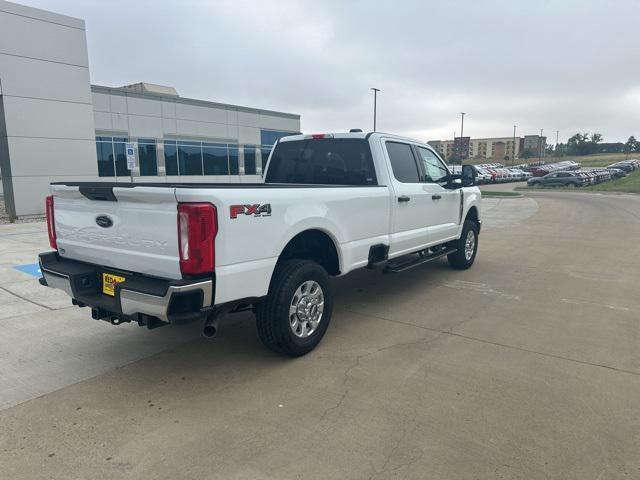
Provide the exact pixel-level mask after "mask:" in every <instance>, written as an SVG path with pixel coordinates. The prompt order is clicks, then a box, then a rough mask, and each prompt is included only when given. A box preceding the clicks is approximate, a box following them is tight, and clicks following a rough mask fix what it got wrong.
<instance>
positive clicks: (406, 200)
mask: <svg viewBox="0 0 640 480" xmlns="http://www.w3.org/2000/svg"><path fill="white" fill-rule="evenodd" d="M409 200H411V197H407V196H406V195H400V196H399V197H398V201H399V202H408V201H409Z"/></svg>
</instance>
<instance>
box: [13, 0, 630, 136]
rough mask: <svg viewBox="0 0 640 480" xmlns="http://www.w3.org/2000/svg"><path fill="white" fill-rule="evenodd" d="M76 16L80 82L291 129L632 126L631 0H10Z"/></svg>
mask: <svg viewBox="0 0 640 480" xmlns="http://www.w3.org/2000/svg"><path fill="white" fill-rule="evenodd" d="M18 1H19V2H20V3H24V4H27V5H30V6H35V7H40V8H44V9H47V10H52V11H55V12H58V13H63V14H67V15H71V16H74V17H79V18H83V19H84V20H85V21H86V25H87V37H88V45H89V63H90V71H91V81H92V83H95V84H101V85H108V86H121V85H125V84H128V83H135V82H140V81H146V82H151V83H160V84H165V85H171V86H173V87H175V88H176V89H177V90H178V93H179V94H180V95H181V96H183V97H192V98H198V99H207V100H212V101H218V102H224V103H232V104H239V105H245V106H250V107H258V108H266V109H273V110H279V111H284V112H291V113H298V114H300V115H302V130H303V131H305V132H316V131H333V130H345V129H349V128H356V127H358V128H362V129H363V130H370V129H371V128H372V117H373V114H372V111H373V98H372V92H371V91H370V90H369V88H370V87H374V86H375V87H378V88H380V89H381V90H382V92H381V93H380V94H379V97H378V130H382V131H386V132H393V133H400V134H404V135H408V136H412V137H416V138H420V139H426V140H431V139H444V138H452V137H453V132H454V131H456V132H457V135H459V134H460V115H459V112H461V111H464V112H468V115H467V116H466V118H465V129H464V132H465V135H471V136H472V137H487V136H511V135H512V133H513V125H514V123H515V124H517V125H518V134H519V135H524V134H535V133H539V132H540V128H544V133H545V135H548V136H549V140H550V141H551V142H554V141H555V131H556V130H560V141H565V140H566V138H568V137H569V136H571V135H572V134H574V133H575V132H577V131H582V132H585V131H587V132H593V131H597V132H601V133H602V134H603V135H604V140H605V141H619V140H626V139H627V137H628V136H629V135H636V136H640V31H639V29H638V23H639V21H640V1H638V0H607V1H605V0H599V1H593V0H556V1H541V0H529V1H522V0H505V1H497V0H496V1H481V0H476V1H474V0H470V1H454V0H450V1H444V0H443V1H402V0H396V1H374V0H372V1H348V0H336V1H333V0H331V1H324V0H313V1H303V0H301V1H288V0H278V1H275V0H274V1H268V0H262V1H259V0H256V1H241V0H230V1H216V0H209V1H196V0H187V1H185V0H182V1H177V0H174V1H164V0H156V1H138V0H128V1H122V0H109V1H101V0H18Z"/></svg>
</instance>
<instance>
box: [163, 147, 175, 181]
mask: <svg viewBox="0 0 640 480" xmlns="http://www.w3.org/2000/svg"><path fill="white" fill-rule="evenodd" d="M164 168H165V172H166V174H167V175H178V147H177V146H176V141H175V140H165V142H164Z"/></svg>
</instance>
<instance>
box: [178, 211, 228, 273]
mask: <svg viewBox="0 0 640 480" xmlns="http://www.w3.org/2000/svg"><path fill="white" fill-rule="evenodd" d="M217 233H218V222H217V216H216V207H214V206H213V205H211V204H210V203H179V204H178V248H179V250H180V271H181V272H182V273H183V275H199V274H202V273H211V272H213V269H214V267H215V238H216V234H217Z"/></svg>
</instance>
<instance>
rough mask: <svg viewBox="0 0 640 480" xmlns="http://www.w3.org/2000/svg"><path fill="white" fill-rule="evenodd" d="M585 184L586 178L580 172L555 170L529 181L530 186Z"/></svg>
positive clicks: (576, 185)
mask: <svg viewBox="0 0 640 480" xmlns="http://www.w3.org/2000/svg"><path fill="white" fill-rule="evenodd" d="M583 184H584V179H583V176H582V175H581V174H580V173H579V172H553V173H548V174H547V175H545V176H544V177H533V178H530V179H529V180H528V181H527V185H529V186H530V187H581V186H582V185H583Z"/></svg>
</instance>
